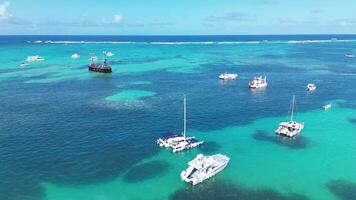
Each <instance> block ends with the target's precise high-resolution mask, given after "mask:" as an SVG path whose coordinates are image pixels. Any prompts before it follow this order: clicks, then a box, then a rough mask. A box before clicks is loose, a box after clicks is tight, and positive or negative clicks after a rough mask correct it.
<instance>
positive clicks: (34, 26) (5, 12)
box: [0, 0, 356, 35]
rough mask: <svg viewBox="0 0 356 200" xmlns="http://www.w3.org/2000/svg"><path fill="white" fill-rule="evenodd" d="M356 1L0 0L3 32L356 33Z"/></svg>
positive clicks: (138, 33)
mask: <svg viewBox="0 0 356 200" xmlns="http://www.w3.org/2000/svg"><path fill="white" fill-rule="evenodd" d="M355 8H356V0H337V1H335V0H100V1H95V0H62V1H55V0H53V1H49V0H0V35H53V34H54V35H235V34H236V35H240V34H242V35H249V34H355V33H356V11H355Z"/></svg>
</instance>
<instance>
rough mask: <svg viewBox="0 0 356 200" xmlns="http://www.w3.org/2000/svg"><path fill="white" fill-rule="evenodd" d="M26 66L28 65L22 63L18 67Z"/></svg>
mask: <svg viewBox="0 0 356 200" xmlns="http://www.w3.org/2000/svg"><path fill="white" fill-rule="evenodd" d="M27 66H28V63H24V62H23V63H21V64H20V67H27Z"/></svg>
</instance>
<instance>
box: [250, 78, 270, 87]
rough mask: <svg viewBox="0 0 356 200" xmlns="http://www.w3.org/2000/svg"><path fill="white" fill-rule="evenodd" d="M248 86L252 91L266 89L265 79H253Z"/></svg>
mask: <svg viewBox="0 0 356 200" xmlns="http://www.w3.org/2000/svg"><path fill="white" fill-rule="evenodd" d="M248 86H249V87H250V88H252V89H257V88H263V87H267V77H266V76H265V77H262V76H259V77H255V78H254V79H253V80H251V81H250V82H249V83H248Z"/></svg>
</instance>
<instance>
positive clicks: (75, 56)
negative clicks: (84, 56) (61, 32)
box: [71, 53, 80, 59]
mask: <svg viewBox="0 0 356 200" xmlns="http://www.w3.org/2000/svg"><path fill="white" fill-rule="evenodd" d="M79 57H80V55H79V54H77V53H74V54H72V56H71V58H72V59H78V58H79Z"/></svg>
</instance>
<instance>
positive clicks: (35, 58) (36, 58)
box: [27, 56, 45, 62]
mask: <svg viewBox="0 0 356 200" xmlns="http://www.w3.org/2000/svg"><path fill="white" fill-rule="evenodd" d="M44 60H45V59H44V58H43V57H41V56H28V57H27V61H28V62H39V61H44Z"/></svg>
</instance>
